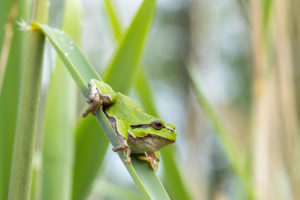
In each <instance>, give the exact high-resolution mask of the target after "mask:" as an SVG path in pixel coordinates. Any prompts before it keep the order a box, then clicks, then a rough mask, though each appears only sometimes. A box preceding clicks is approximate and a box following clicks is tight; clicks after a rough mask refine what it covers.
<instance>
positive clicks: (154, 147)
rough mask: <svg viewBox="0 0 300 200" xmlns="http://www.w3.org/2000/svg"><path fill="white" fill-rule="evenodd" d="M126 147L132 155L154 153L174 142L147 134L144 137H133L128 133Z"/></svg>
mask: <svg viewBox="0 0 300 200" xmlns="http://www.w3.org/2000/svg"><path fill="white" fill-rule="evenodd" d="M127 142H128V145H129V147H130V149H131V151H132V153H143V152H156V151H159V150H160V149H161V148H163V147H164V146H166V145H168V144H172V143H174V142H175V141H174V140H170V139H168V138H165V137H161V136H159V135H154V134H147V135H146V136H144V137H134V136H133V135H131V134H130V133H128V140H127Z"/></svg>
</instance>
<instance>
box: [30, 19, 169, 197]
mask: <svg viewBox="0 0 300 200" xmlns="http://www.w3.org/2000/svg"><path fill="white" fill-rule="evenodd" d="M35 26H36V27H37V28H38V27H40V28H41V30H42V31H43V32H44V34H45V35H46V36H47V37H48V39H49V40H50V42H51V43H52V44H53V46H54V47H55V49H56V51H57V53H58V55H59V56H60V58H61V59H62V60H63V62H64V63H65V65H66V67H67V68H68V70H69V72H70V73H71V75H72V77H73V79H74V80H75V81H76V83H77V85H78V87H80V88H81V89H82V90H81V91H82V93H83V94H84V95H87V94H88V93H87V91H88V88H87V82H88V81H89V80H90V79H93V78H95V77H96V78H97V77H98V79H99V76H98V75H97V73H96V72H95V70H94V69H93V68H92V67H91V65H90V64H89V63H88V62H87V60H86V58H85V57H84V56H83V54H82V53H81V51H80V50H79V48H77V47H76V48H75V47H74V49H73V50H76V51H69V48H70V45H69V44H70V43H71V41H72V40H71V39H70V37H68V36H66V35H65V34H63V33H61V32H60V31H58V30H55V29H52V28H50V27H48V26H46V25H42V24H36V25H35ZM60 38H63V40H60ZM74 46H75V45H74ZM65 52H67V53H69V54H67V55H66V54H65ZM73 53H74V54H73ZM97 120H98V122H99V124H100V126H101V128H102V129H103V130H104V132H105V134H106V135H107V136H108V138H109V139H110V141H111V143H112V144H113V146H115V147H116V146H118V145H119V140H118V137H117V136H116V134H115V133H114V131H113V130H112V128H111V126H110V124H109V122H108V121H107V119H106V117H105V115H104V113H103V112H102V111H98V113H97ZM119 155H120V157H121V159H122V161H123V163H124V164H125V160H126V155H125V154H124V152H119ZM132 163H133V165H127V164H125V167H126V168H127V170H128V172H129V173H130V175H131V176H132V178H133V179H134V181H135V183H136V184H137V186H138V187H139V188H140V189H141V191H142V192H143V193H144V194H145V196H146V197H148V199H169V197H168V194H167V193H166V191H165V190H164V188H163V187H160V186H161V183H160V180H159V179H158V178H157V176H156V174H155V173H154V171H153V170H152V169H151V168H150V167H149V166H147V168H146V167H141V166H140V165H143V166H145V163H142V162H138V161H137V160H136V159H133V160H132ZM135 168H137V169H138V170H137V171H136V170H135ZM142 169H143V170H142ZM145 176H146V177H145ZM150 176H151V179H150V178H149V177H150ZM148 180H151V181H148ZM152 188H155V190H152Z"/></svg>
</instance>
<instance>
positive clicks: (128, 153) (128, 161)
mask: <svg viewBox="0 0 300 200" xmlns="http://www.w3.org/2000/svg"><path fill="white" fill-rule="evenodd" d="M112 150H113V151H114V152H117V151H122V150H124V151H125V152H126V156H127V159H126V160H125V162H126V163H127V164H131V158H130V154H131V150H130V148H129V147H128V146H127V145H126V144H121V145H120V146H118V147H114V148H112Z"/></svg>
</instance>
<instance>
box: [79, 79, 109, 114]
mask: <svg viewBox="0 0 300 200" xmlns="http://www.w3.org/2000/svg"><path fill="white" fill-rule="evenodd" d="M89 89H90V96H89V98H87V99H86V102H88V103H89V104H90V105H89V107H88V108H87V109H86V111H85V112H84V113H83V114H82V117H86V116H87V115H88V114H89V113H92V114H93V115H95V116H96V112H97V111H98V110H99V109H100V108H102V107H107V106H110V105H111V104H113V102H112V101H111V99H110V98H109V97H108V96H104V95H101V94H100V92H99V89H98V88H96V87H95V86H93V85H89Z"/></svg>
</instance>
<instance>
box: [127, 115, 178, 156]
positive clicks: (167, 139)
mask: <svg viewBox="0 0 300 200" xmlns="http://www.w3.org/2000/svg"><path fill="white" fill-rule="evenodd" d="M130 132H132V133H133V134H132V135H131V134H129V145H130V146H131V147H132V149H133V151H134V152H145V151H158V150H160V149H161V148H162V147H164V146H166V145H168V144H171V143H173V142H175V140H176V135H177V132H176V130H175V127H174V125H173V124H170V123H166V124H165V123H164V122H163V121H161V120H157V119H155V120H152V121H151V122H149V124H139V125H131V131H130Z"/></svg>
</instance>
